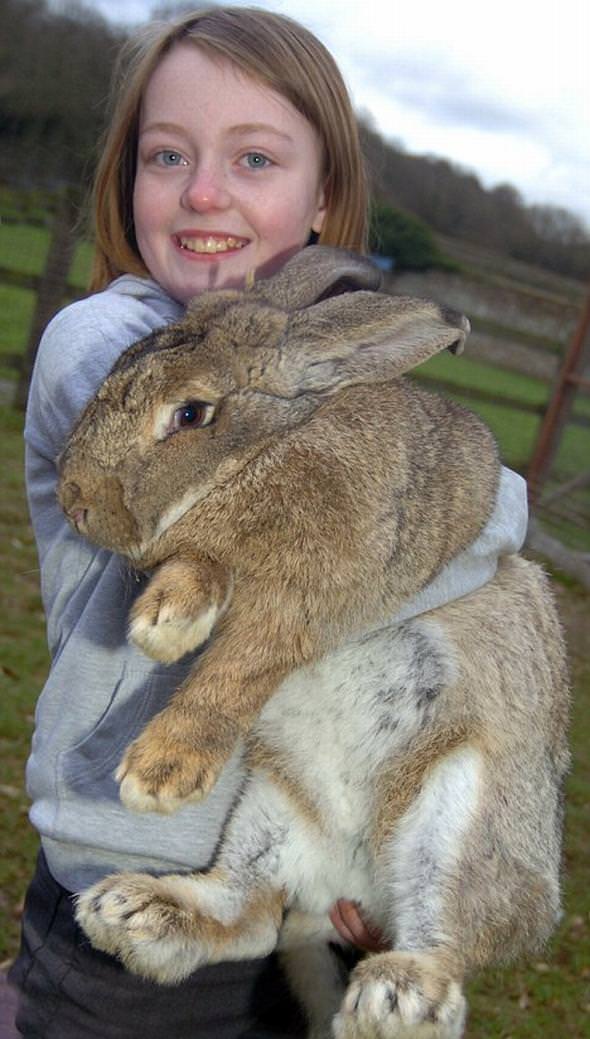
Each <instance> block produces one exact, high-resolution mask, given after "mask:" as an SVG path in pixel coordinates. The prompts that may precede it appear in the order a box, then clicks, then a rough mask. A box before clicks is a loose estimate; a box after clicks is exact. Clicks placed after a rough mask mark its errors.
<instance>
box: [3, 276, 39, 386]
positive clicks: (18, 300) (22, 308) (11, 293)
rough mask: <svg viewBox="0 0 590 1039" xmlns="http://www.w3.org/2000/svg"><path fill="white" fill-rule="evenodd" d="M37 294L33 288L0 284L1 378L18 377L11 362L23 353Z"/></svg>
mask: <svg viewBox="0 0 590 1039" xmlns="http://www.w3.org/2000/svg"><path fill="white" fill-rule="evenodd" d="M34 307H35V294H34V292H33V291H32V290H31V289H21V288H18V287H17V286H15V285H2V284H0V378H2V379H16V376H17V371H16V368H15V367H14V366H13V365H11V364H10V363H9V361H10V359H11V358H12V357H13V356H14V355H15V354H16V355H18V354H22V353H23V352H24V350H25V347H26V344H27V340H28V337H29V329H30V327H31V321H32V319H33V310H34Z"/></svg>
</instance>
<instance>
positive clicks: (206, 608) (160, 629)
mask: <svg viewBox="0 0 590 1039" xmlns="http://www.w3.org/2000/svg"><path fill="white" fill-rule="evenodd" d="M230 597H231V580H230V577H229V574H228V572H227V570H225V569H224V568H223V567H222V566H220V565H219V563H216V562H214V561H213V560H211V559H208V558H205V557H203V556H194V557H193V556H191V557H187V558H185V557H180V556H178V557H174V558H172V559H168V560H166V562H165V563H162V564H161V565H160V566H159V567H158V569H157V570H156V572H155V573H154V574H153V576H152V577H151V579H150V581H149V583H148V586H147V588H146V589H145V590H144V591H143V592H142V593H141V595H139V596H138V597H137V599H136V601H135V603H134V604H133V608H132V610H131V613H130V616H129V638H130V639H131V641H132V642H134V643H135V645H136V646H138V648H139V649H141V650H142V651H143V652H144V653H145V654H146V655H147V656H148V657H152V658H153V659H154V660H160V661H162V662H163V663H165V664H170V663H173V662H174V661H175V660H179V659H180V658H181V657H183V656H184V655H185V653H190V652H191V651H192V650H194V649H197V647H198V646H200V645H202V643H203V642H205V641H206V639H207V638H208V637H209V635H210V634H211V630H212V629H213V626H214V625H215V623H216V621H217V620H218V619H219V617H220V616H221V615H222V614H223V613H224V612H225V610H226V609H227V606H228V603H229V600H230Z"/></svg>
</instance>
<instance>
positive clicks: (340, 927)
mask: <svg viewBox="0 0 590 1039" xmlns="http://www.w3.org/2000/svg"><path fill="white" fill-rule="evenodd" d="M330 920H331V921H332V924H333V925H334V927H335V928H336V930H337V931H338V934H339V935H340V937H341V938H344V941H346V942H349V943H350V944H351V945H356V947H357V948H358V949H362V950H363V951H364V952H384V951H385V950H386V949H387V948H388V946H387V943H386V941H385V939H384V937H383V935H382V934H381V931H379V930H378V928H376V927H373V926H372V925H371V924H368V923H366V921H365V920H364V919H363V917H362V916H361V913H360V910H359V906H358V904H357V903H356V902H349V901H348V899H347V898H339V899H338V901H337V902H336V904H335V905H334V906H332V909H331V910H330Z"/></svg>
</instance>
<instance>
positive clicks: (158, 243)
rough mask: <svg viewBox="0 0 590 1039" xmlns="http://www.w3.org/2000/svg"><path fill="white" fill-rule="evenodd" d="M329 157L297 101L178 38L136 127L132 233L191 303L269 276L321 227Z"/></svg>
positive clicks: (157, 273) (164, 280)
mask: <svg viewBox="0 0 590 1039" xmlns="http://www.w3.org/2000/svg"><path fill="white" fill-rule="evenodd" d="M322 159H323V157H322V149H321V145H320V141H319V137H318V134H317V133H316V131H315V129H314V128H313V126H312V125H311V123H309V122H308V121H307V119H306V118H305V117H304V116H303V115H301V113H300V112H298V111H297V110H296V109H295V108H294V106H293V105H291V104H290V102H289V101H288V100H286V99H285V98H284V97H282V96H281V95H280V94H278V93H275V92H274V91H273V90H271V89H270V88H269V87H267V86H264V85H263V84H261V83H258V82H257V81H256V80H255V79H254V78H252V77H250V76H247V75H245V74H244V73H242V72H241V71H240V69H238V68H237V67H236V66H235V65H233V64H232V63H231V62H229V61H225V60H224V59H215V60H213V59H212V58H210V57H209V56H208V55H206V54H205V53H204V51H202V50H200V49H199V48H197V47H195V46H194V45H192V44H190V43H180V44H176V45H175V47H174V48H173V49H172V50H171V51H170V53H169V54H168V55H167V56H166V57H165V58H164V59H163V60H162V61H161V63H160V64H159V66H158V67H157V68H156V70H155V72H154V73H153V75H152V77H151V79H150V81H149V84H148V87H147V90H146V92H145V97H144V102H143V105H142V110H141V119H140V128H139V147H138V155H137V174H136V179H135V189H134V207H133V208H134V220H135V233H136V238H137V243H138V247H139V250H140V253H141V256H142V259H143V261H144V263H145V265H146V267H147V269H148V271H149V273H150V274H151V276H152V278H154V279H155V280H156V281H158V282H159V283H160V284H161V285H162V286H163V288H164V289H166V291H167V292H168V293H169V294H170V295H171V296H173V297H174V298H175V299H177V300H179V301H180V302H182V303H187V302H188V301H189V300H190V299H191V298H192V297H193V296H195V295H198V294H199V293H200V292H203V291H204V290H206V289H213V288H215V289H217V288H229V287H238V288H239V287H243V285H244V283H245V280H246V278H247V276H248V275H249V274H250V273H251V272H255V271H258V272H259V273H261V274H264V275H268V274H271V273H272V272H273V271H274V270H276V269H277V268H278V267H280V266H282V264H283V263H284V262H285V260H286V258H287V257H288V256H289V255H291V253H293V252H296V251H297V250H298V249H300V248H301V247H302V246H303V245H305V243H306V242H307V240H308V238H309V234H310V232H311V231H316V232H319V231H320V230H321V227H322V222H323V219H324V214H325V199H324V191H323V183H322V179H323V178H322V167H323V161H322Z"/></svg>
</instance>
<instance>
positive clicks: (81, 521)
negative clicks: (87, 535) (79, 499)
mask: <svg viewBox="0 0 590 1039" xmlns="http://www.w3.org/2000/svg"><path fill="white" fill-rule="evenodd" d="M87 515H88V509H71V510H70V511H69V512H68V519H69V520H71V522H72V523H73V524H74V526H75V528H76V530H77V531H78V533H79V534H81V533H83V531H84V529H85V527H86V517H87Z"/></svg>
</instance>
